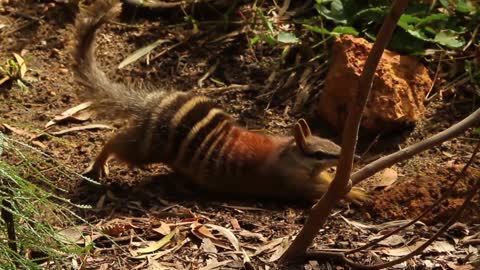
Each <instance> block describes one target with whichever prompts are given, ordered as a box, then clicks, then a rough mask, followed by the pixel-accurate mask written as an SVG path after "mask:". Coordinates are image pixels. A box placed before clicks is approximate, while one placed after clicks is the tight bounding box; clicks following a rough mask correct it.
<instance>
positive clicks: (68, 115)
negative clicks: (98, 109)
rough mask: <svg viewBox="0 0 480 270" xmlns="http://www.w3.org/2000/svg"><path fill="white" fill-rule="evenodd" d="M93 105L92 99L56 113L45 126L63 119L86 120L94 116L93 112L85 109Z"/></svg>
mask: <svg viewBox="0 0 480 270" xmlns="http://www.w3.org/2000/svg"><path fill="white" fill-rule="evenodd" d="M91 105H92V102H91V101H88V102H84V103H81V104H79V105H77V106H75V107H72V108H70V109H68V110H66V111H64V112H62V113H61V114H59V115H55V117H54V118H53V119H52V120H50V121H48V123H47V124H46V125H45V128H48V127H50V126H52V125H54V124H56V123H59V122H62V121H68V120H71V119H73V120H77V121H81V122H83V121H86V120H88V119H90V117H91V116H92V113H91V112H89V111H85V109H87V108H89V107H90V106H91Z"/></svg>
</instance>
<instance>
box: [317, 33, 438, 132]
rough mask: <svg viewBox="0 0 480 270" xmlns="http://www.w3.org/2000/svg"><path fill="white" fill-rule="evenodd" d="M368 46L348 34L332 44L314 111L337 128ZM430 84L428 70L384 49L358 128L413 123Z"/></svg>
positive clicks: (355, 88) (387, 127)
mask: <svg viewBox="0 0 480 270" xmlns="http://www.w3.org/2000/svg"><path fill="white" fill-rule="evenodd" d="M371 48H372V44H371V43H369V42H368V41H366V40H365V39H363V38H357V37H353V36H348V35H344V36H342V37H340V38H337V40H336V41H335V44H334V46H333V62H332V64H331V66H330V70H329V72H328V74H327V78H326V80H325V88H324V90H323V92H322V94H321V96H320V100H319V102H318V105H317V108H316V110H315V112H316V114H318V115H320V117H322V118H323V119H325V120H326V121H327V122H328V123H329V124H331V125H332V126H334V127H335V128H336V129H337V130H339V131H340V130H341V129H342V128H343V124H344V122H345V119H346V117H347V108H348V105H349V103H350V102H351V101H352V100H353V99H354V98H355V96H356V93H357V91H358V79H359V77H360V74H361V72H362V69H363V65H364V63H365V61H366V59H367V56H368V53H369V52H370V50H371ZM431 85H432V80H431V79H430V76H429V74H428V70H427V69H426V68H425V67H424V66H423V65H422V64H421V63H420V62H418V61H417V60H416V59H415V58H413V57H411V56H401V55H398V54H396V53H394V52H391V51H388V50H385V52H384V54H383V56H382V60H381V61H380V63H379V65H378V67H377V71H376V73H375V78H374V82H373V88H372V91H371V93H370V98H369V102H368V103H367V106H366V108H365V111H364V114H363V119H362V123H361V125H362V127H363V128H366V129H367V130H369V131H386V130H392V129H397V128H401V127H403V126H405V125H406V124H412V123H414V122H415V121H417V120H418V119H420V118H421V117H422V116H423V114H424V112H425V106H424V104H423V100H424V99H425V96H426V94H427V92H428V90H429V89H430V87H431Z"/></svg>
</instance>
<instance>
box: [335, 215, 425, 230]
mask: <svg viewBox="0 0 480 270" xmlns="http://www.w3.org/2000/svg"><path fill="white" fill-rule="evenodd" d="M340 217H341V218H342V219H343V220H344V221H345V222H346V223H348V224H349V225H351V226H353V227H355V228H357V229H360V230H362V231H364V230H371V231H375V232H378V231H382V230H385V229H390V228H394V227H400V226H403V225H405V224H406V223H409V222H410V221H411V220H409V219H403V220H394V221H388V222H385V223H382V224H363V223H361V222H358V221H353V220H349V219H347V218H346V217H344V216H342V215H340ZM413 225H421V226H426V225H425V224H424V223H422V222H420V221H417V222H415V223H414V224H412V225H411V226H413Z"/></svg>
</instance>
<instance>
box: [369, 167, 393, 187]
mask: <svg viewBox="0 0 480 270" xmlns="http://www.w3.org/2000/svg"><path fill="white" fill-rule="evenodd" d="M397 179H398V173H397V171H396V170H394V169H392V168H386V169H384V170H383V171H382V172H381V173H380V174H379V176H377V177H375V180H376V181H375V182H373V183H372V186H373V187H389V186H391V185H392V184H393V183H395V181H397Z"/></svg>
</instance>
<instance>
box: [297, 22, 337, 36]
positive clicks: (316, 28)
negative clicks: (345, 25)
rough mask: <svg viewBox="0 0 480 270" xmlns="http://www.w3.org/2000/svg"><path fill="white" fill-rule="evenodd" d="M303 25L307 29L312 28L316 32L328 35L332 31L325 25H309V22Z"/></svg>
mask: <svg viewBox="0 0 480 270" xmlns="http://www.w3.org/2000/svg"><path fill="white" fill-rule="evenodd" d="M303 27H305V28H306V29H307V30H310V31H312V32H315V33H319V34H326V35H330V34H331V32H330V31H328V30H327V29H325V28H323V27H318V26H314V25H308V24H304V25H303Z"/></svg>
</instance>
